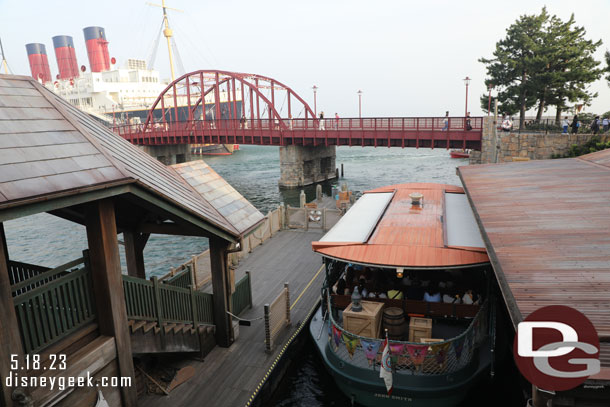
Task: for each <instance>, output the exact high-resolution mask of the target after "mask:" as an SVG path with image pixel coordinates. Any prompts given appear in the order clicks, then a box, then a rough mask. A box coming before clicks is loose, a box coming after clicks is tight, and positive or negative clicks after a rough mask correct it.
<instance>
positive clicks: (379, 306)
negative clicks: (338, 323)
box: [343, 301, 383, 338]
mask: <svg viewBox="0 0 610 407" xmlns="http://www.w3.org/2000/svg"><path fill="white" fill-rule="evenodd" d="M352 305H353V304H352V303H350V304H349V306H348V307H347V308H346V309H345V311H343V328H345V330H346V331H348V332H351V333H353V334H356V335H359V336H364V337H367V338H379V331H380V330H381V316H382V314H383V303H380V302H373V301H362V311H360V312H354V311H352Z"/></svg>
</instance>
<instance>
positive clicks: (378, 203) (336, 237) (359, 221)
mask: <svg viewBox="0 0 610 407" xmlns="http://www.w3.org/2000/svg"><path fill="white" fill-rule="evenodd" d="M392 196H394V193H393V192H382V193H368V194H364V195H362V197H361V198H360V199H358V201H356V203H355V204H354V206H352V207H351V209H350V210H349V211H348V212H347V213H346V214H345V215H343V217H342V218H341V219H340V220H339V222H337V224H336V225H335V226H334V227H333V228H332V229H331V230H330V231H329V232H328V233H327V234H326V235H324V237H323V238H322V239H320V241H321V242H358V243H364V242H366V241H367V240H368V238H369V236H370V235H371V233H372V232H373V230H374V229H375V226H376V225H377V222H379V219H380V218H381V216H382V215H383V213H384V212H385V209H386V207H387V206H388V204H389V203H390V201H391V200H392Z"/></svg>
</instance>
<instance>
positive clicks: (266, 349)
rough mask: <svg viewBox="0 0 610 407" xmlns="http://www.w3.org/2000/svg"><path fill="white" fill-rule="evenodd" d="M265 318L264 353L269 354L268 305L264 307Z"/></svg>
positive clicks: (269, 327) (269, 326) (269, 328)
mask: <svg viewBox="0 0 610 407" xmlns="http://www.w3.org/2000/svg"><path fill="white" fill-rule="evenodd" d="M264 310H265V311H264V316H265V352H267V353H271V325H270V321H269V304H265V307H264Z"/></svg>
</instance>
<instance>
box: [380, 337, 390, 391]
mask: <svg viewBox="0 0 610 407" xmlns="http://www.w3.org/2000/svg"><path fill="white" fill-rule="evenodd" d="M379 377H381V378H382V379H383V381H384V382H385V388H386V390H387V391H388V396H390V395H391V394H392V362H391V361H390V347H389V346H388V335H387V334H386V337H385V341H383V354H382V355H381V369H379Z"/></svg>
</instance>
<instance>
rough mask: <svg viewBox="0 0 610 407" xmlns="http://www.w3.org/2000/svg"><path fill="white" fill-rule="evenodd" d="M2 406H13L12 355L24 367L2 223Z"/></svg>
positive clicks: (0, 264) (0, 243)
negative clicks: (8, 385) (11, 385)
mask: <svg viewBox="0 0 610 407" xmlns="http://www.w3.org/2000/svg"><path fill="white" fill-rule="evenodd" d="M0 343H1V344H2V350H1V351H0V405H2V406H12V405H13V401H12V400H11V395H12V392H13V390H12V389H11V388H10V387H7V386H6V378H7V376H9V375H10V374H11V373H13V372H11V370H10V367H11V355H18V359H19V366H23V363H22V362H23V356H24V353H23V345H22V343H21V335H20V333H19V325H18V323H17V316H16V315H15V305H14V304H13V295H12V294H11V282H10V280H9V277H8V249H7V244H6V236H5V235H4V225H3V224H2V223H0Z"/></svg>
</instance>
